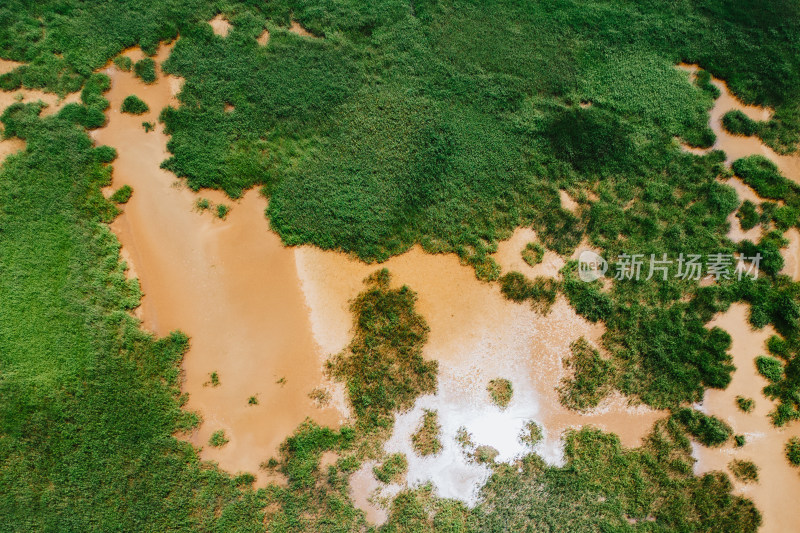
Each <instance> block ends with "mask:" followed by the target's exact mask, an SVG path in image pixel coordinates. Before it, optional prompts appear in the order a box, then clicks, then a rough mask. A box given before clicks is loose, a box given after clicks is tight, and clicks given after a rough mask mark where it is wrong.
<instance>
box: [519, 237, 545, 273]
mask: <svg viewBox="0 0 800 533" xmlns="http://www.w3.org/2000/svg"><path fill="white" fill-rule="evenodd" d="M544 252H545V249H544V246H542V245H541V244H539V243H538V242H529V243H528V244H526V245H525V249H523V250H522V260H523V261H525V262H526V263H527V264H528V266H531V267H535V266H536V265H538V264H540V263H541V262H542V260H543V259H544Z"/></svg>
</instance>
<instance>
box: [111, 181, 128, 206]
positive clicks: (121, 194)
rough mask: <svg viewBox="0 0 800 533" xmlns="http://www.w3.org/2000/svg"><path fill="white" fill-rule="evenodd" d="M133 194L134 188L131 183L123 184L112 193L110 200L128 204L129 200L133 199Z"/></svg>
mask: <svg viewBox="0 0 800 533" xmlns="http://www.w3.org/2000/svg"><path fill="white" fill-rule="evenodd" d="M132 194H133V188H132V187H131V186H130V185H123V186H122V187H120V188H119V189H117V190H116V191H114V194H112V195H111V197H110V198H109V200H111V201H112V202H114V203H115V204H126V203H128V200H130V199H131V195H132Z"/></svg>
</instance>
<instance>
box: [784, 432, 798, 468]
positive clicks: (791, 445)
mask: <svg viewBox="0 0 800 533" xmlns="http://www.w3.org/2000/svg"><path fill="white" fill-rule="evenodd" d="M786 458H787V459H788V460H789V463H790V464H791V465H792V466H800V438H798V437H792V438H791V439H789V440H788V441H787V442H786Z"/></svg>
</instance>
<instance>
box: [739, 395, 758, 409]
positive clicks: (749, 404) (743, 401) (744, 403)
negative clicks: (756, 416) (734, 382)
mask: <svg viewBox="0 0 800 533" xmlns="http://www.w3.org/2000/svg"><path fill="white" fill-rule="evenodd" d="M736 405H737V406H738V407H739V409H741V410H742V411H743V412H745V413H749V412H750V411H752V410H753V408H754V407H755V406H756V402H755V400H753V399H752V398H744V397H742V396H737V397H736Z"/></svg>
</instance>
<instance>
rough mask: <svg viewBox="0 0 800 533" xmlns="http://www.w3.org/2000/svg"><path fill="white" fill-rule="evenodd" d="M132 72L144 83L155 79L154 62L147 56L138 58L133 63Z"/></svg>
mask: <svg viewBox="0 0 800 533" xmlns="http://www.w3.org/2000/svg"><path fill="white" fill-rule="evenodd" d="M133 72H134V74H136V76H137V77H138V78H140V79H141V80H142V81H143V82H145V83H153V82H154V81H156V62H155V61H153V60H152V59H151V58H149V57H145V58H144V59H140V60H139V61H137V62H136V63H135V64H134V65H133Z"/></svg>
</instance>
